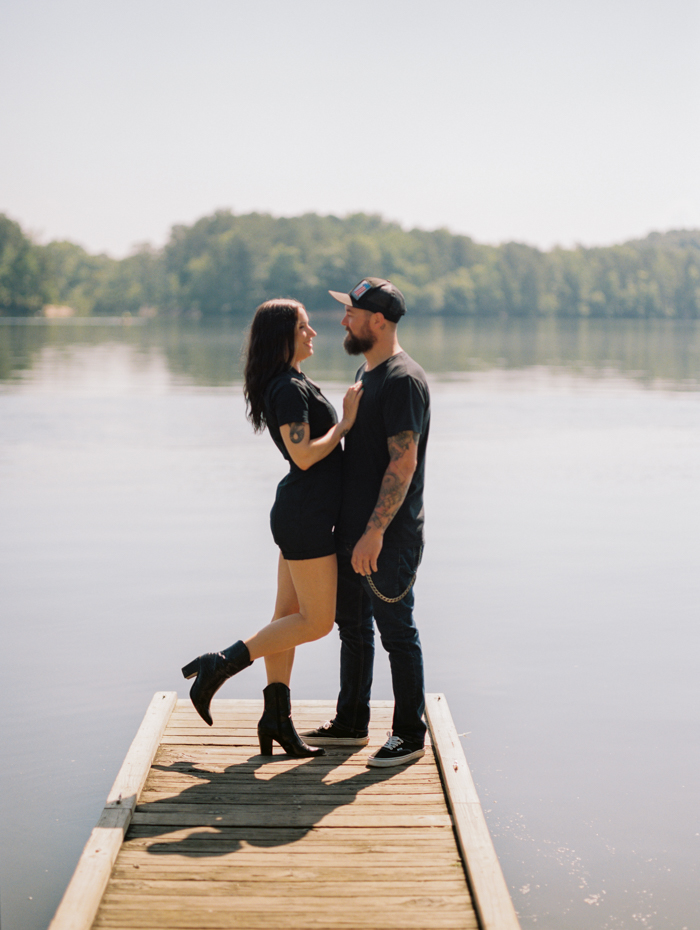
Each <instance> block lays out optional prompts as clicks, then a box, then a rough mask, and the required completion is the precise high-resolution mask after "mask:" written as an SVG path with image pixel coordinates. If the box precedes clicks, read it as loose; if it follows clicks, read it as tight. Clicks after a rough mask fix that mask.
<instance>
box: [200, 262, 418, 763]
mask: <svg viewBox="0 0 700 930" xmlns="http://www.w3.org/2000/svg"><path fill="white" fill-rule="evenodd" d="M330 294H331V296H332V297H334V298H335V299H336V300H337V301H339V302H340V303H341V304H343V306H344V308H345V314H344V316H343V318H342V321H341V324H342V326H343V327H344V328H345V331H346V336H345V341H344V346H345V349H346V351H347V352H348V353H349V354H350V355H364V357H365V361H364V364H363V365H362V366H361V367H360V369H359V371H358V373H357V381H356V383H355V384H354V385H352V387H350V388H349V389H348V391H347V393H346V394H345V397H344V399H343V414H342V418H341V419H340V422H338V420H337V416H336V413H335V410H334V409H333V407H332V406H331V404H330V403H329V402H328V400H327V399H326V398H325V397H324V396H323V394H322V393H321V391H320V390H319V388H318V387H317V385H315V384H314V383H313V382H312V381H310V380H309V379H308V378H307V377H306V376H305V375H304V373H303V372H302V371H301V363H302V362H303V361H304V359H306V358H309V357H310V356H311V355H312V354H313V342H312V340H313V337H314V336H315V335H316V333H315V332H314V330H313V329H312V327H311V324H310V322H309V317H308V314H307V312H306V309H305V308H304V306H303V305H302V304H300V303H299V302H298V301H294V300H287V299H276V300H269V301H266V302H265V303H264V304H261V305H260V307H258V309H257V310H256V312H255V316H254V318H253V323H252V326H251V330H250V336H249V340H248V347H247V357H246V369H245V397H246V402H247V415H248V418H249V419H250V421H251V422H252V424H253V427H254V429H255V430H256V431H261V430H263V429H265V427H267V429H268V430H269V432H270V435H271V437H272V439H273V441H274V442H275V445H276V446H277V447H278V449H279V450H280V452H281V453H282V455H283V456H284V458H285V459H286V460H287V461H288V462H289V473H288V475H286V477H285V478H283V479H282V481H281V482H280V484H279V486H278V488H277V496H276V499H275V505H274V507H273V509H272V513H271V517H270V519H271V527H272V534H273V537H274V539H275V542H276V543H277V545H278V546H279V549H280V556H279V566H278V575H277V598H276V603H275V612H274V616H273V618H272V622H271V623H269V624H267V625H266V626H264V627H263V628H262V629H260V630H259V631H258V632H257V633H255V634H254V635H253V636H251V637H249V638H248V639H246V640H239V641H238V642H236V643H234V644H233V645H232V646H229V647H228V648H227V649H224V650H223V651H222V652H216V653H206V654H204V655H201V656H199V657H198V658H196V659H194V660H193V661H192V662H190V663H188V664H187V665H186V666H185V667H184V668H183V670H182V672H183V675H184V676H185V678H195V681H194V684H193V685H192V688H191V690H190V697H191V699H192V703H193V704H194V706H195V708H196V710H197V711H198V713H199V714H200V716H201V717H202V718H203V719H204V720H205V721H206V722H207V723H208V724H209V725H211V723H212V718H211V714H210V702H211V699H212V697H213V696H214V694H215V693H216V692H217V691H218V689H219V688H220V687H221V685H222V684H223V683H224V682H225V681H226V680H227V679H228V678H230V677H231V676H232V675H235V674H237V673H238V672H240V671H242V670H243V669H245V668H247V667H248V666H249V665H251V664H252V663H253V661H254V660H255V659H258V658H263V657H264V659H265V666H266V670H267V681H268V684H267V687H266V688H265V689H264V691H263V695H264V698H265V706H264V711H263V716H262V718H261V719H260V722H259V724H258V738H259V741H260V751H261V753H262V754H263V755H272V743H273V740H274V741H275V742H277V743H279V745H280V746H282V748H283V749H284V750H285V752H286V753H287V754H288V755H292V756H295V757H298V758H301V757H306V756H315V755H323V754H324V752H325V750H324V748H323V747H332V746H337V747H360V746H365V745H366V744H367V743H368V742H369V736H368V728H369V719H370V692H371V688H372V669H373V664H374V624H375V623H376V626H377V629H378V631H379V635H380V638H381V642H382V646H383V647H384V649H386V651H387V652H388V654H389V662H390V667H391V679H392V686H393V691H394V715H393V722H392V731H391V734H390V735H389V738H388V740H387V742H386V743H385V744H384V745H383V746H382V747H381V748H380V749H378V750H377V751H376V752H374V753H373V754H372V755H370V756H369V758H368V760H367V764H368V765H369V766H381V767H385V766H395V765H403V764H405V763H408V762H412V761H414V760H415V759H418V758H420V757H421V756H422V755H423V754H424V748H423V746H424V741H425V732H426V727H425V723H424V722H423V711H424V709H425V689H424V683H423V657H422V651H421V644H420V638H419V635H418V630H417V629H416V625H415V622H414V619H413V581H414V580H415V576H416V572H417V571H418V565H419V563H420V558H421V553H422V546H423V485H424V476H425V450H426V445H427V441H428V431H429V426H430V395H429V391H428V384H427V381H426V377H425V373H424V371H423V370H422V368H421V367H420V366H419V365H418V364H417V363H416V362H414V361H413V359H411V358H410V356H408V355H407V354H406V352H404V351H403V350H402V348H401V346H400V345H399V342H398V335H397V324H398V323H399V321H400V319H401V317H402V316H403V315H404V314H405V312H406V303H405V300H404V297H403V294H402V293H401V291H399V290H398V288H397V287H395V286H394V285H393V284H392V283H391V282H390V281H386V280H384V279H381V278H364V279H363V280H362V281H360V283H359V284H358V285H357V286H356V287H354V288H353V290H352V291H350V293H348V294H345V293H340V292H336V291H330ZM342 439H344V448H343V447H341V445H340V442H341V440H342ZM334 622H335V623H336V624H337V626H338V630H339V634H340V641H341V650H340V693H339V695H338V702H337V707H336V714H335V717H334V719H333V720H332V721H328V722H326V723H324V724H321V725H320V726H319V727H318V728H317V729H315V730H311V731H309V732H306V733H303V734H301V736H300V735H299V734H297V732H296V730H295V728H294V724H293V722H292V718H291V704H290V694H289V682H290V679H291V673H292V663H293V661H294V648H295V647H296V646H298V645H301V644H302V643H306V642H311V641H312V640H316V639H320V638H321V637H322V636H325V635H326V634H328V633H329V632H330V631H331V629H332V627H333V624H334Z"/></svg>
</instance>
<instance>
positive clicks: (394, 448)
mask: <svg viewBox="0 0 700 930" xmlns="http://www.w3.org/2000/svg"><path fill="white" fill-rule="evenodd" d="M419 439H420V433H413V432H412V431H411V430H410V429H407V430H404V432H403V433H397V434H396V435H395V436H390V437H389V439H388V440H387V442H388V445H389V458H390V459H391V461H392V462H395V461H396V459H400V458H401V456H402V455H403V454H404V453H405V452H408V450H409V449H410V447H411V443H415V444H416V445H418V440H419Z"/></svg>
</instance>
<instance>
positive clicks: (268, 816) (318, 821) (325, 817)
mask: <svg viewBox="0 0 700 930" xmlns="http://www.w3.org/2000/svg"><path fill="white" fill-rule="evenodd" d="M132 820H133V823H135V824H157V825H158V826H163V827H168V826H177V827H182V826H190V827H198V826H205V827H216V826H219V825H221V826H222V827H245V826H250V827H256V826H261V825H265V824H269V825H270V826H271V827H273V826H275V825H276V824H277V823H278V822H279V815H278V814H276V813H275V812H274V811H271V810H269V809H263V810H261V811H254V810H250V809H242V810H232V811H229V812H227V813H222V814H219V813H216V812H212V813H207V812H206V811H202V812H197V813H186V812H182V811H173V812H172V813H162V814H156V813H151V812H148V813H141V812H139V811H137V812H136V813H135V814H134V815H133V818H132ZM285 822H286V823H288V824H289V825H290V826H292V827H294V826H299V827H316V826H326V827H372V826H374V827H381V826H383V825H385V826H387V827H414V826H419V825H420V826H426V827H433V826H434V827H446V826H450V825H451V824H452V818H451V817H450V815H449V814H429V813H421V814H410V813H405V814H401V813H386V812H384V813H383V814H382V816H381V822H380V823H378V822H377V816H376V815H373V814H371V813H364V812H363V813H361V814H360V813H348V812H347V811H345V810H342V809H341V810H339V811H325V810H319V809H315V808H308V809H307V808H302V809H299V808H297V809H296V810H288V811H287V812H286V814H285Z"/></svg>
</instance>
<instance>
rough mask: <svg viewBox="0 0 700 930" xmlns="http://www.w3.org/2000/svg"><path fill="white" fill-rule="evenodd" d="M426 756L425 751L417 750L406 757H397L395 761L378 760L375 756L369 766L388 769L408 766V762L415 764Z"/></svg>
mask: <svg viewBox="0 0 700 930" xmlns="http://www.w3.org/2000/svg"><path fill="white" fill-rule="evenodd" d="M424 755H425V749H416V751H415V752H408V753H406V755H405V756H396V757H395V758H393V759H377V758H376V757H375V756H370V757H369V759H368V760H367V765H368V766H370V768H378V769H386V768H390V767H391V766H392V765H406V763H407V762H414V761H415V760H416V759H420V757H421V756H424Z"/></svg>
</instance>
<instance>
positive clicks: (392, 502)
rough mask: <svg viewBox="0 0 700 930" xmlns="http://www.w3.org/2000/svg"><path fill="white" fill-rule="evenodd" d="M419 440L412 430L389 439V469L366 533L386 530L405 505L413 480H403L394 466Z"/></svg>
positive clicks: (418, 435)
mask: <svg viewBox="0 0 700 930" xmlns="http://www.w3.org/2000/svg"><path fill="white" fill-rule="evenodd" d="M419 438H420V434H419V433H414V432H411V431H410V430H406V431H405V432H403V433H397V434H396V436H391V437H390V438H389V440H388V445H389V458H390V462H389V467H388V468H387V470H386V472H385V474H384V478H383V479H382V485H381V488H380V489H379V497H378V498H377V504H376V506H375V508H374V511H373V512H372V516H371V517H370V518H369V523H368V524H367V528H366V529H365V533H367V532H369V531H370V530H372V529H378V530H384V529H386V527H387V526H388V525H389V524H390V523H391V521H392V520H393V519H394V517H395V516H396V513H397V511H398V509H399V507H400V506H401V504H403V502H404V499H405V497H406V494H407V493H408V487H409V485H410V483H411V479H410V477H409V478H408V480H406V479H405V478H402V476H401V475H398V474H396V473H395V472H394V471H393V470H392V465H393V463H394V462H396V461H398V460H399V459H400V458H401V457H402V456H404V455H406V454H407V453H408V452H409V450H410V449H411V447H412V446H413V445H418V440H419Z"/></svg>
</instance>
